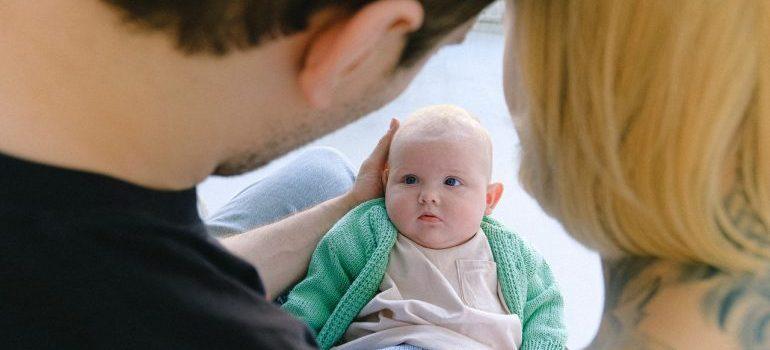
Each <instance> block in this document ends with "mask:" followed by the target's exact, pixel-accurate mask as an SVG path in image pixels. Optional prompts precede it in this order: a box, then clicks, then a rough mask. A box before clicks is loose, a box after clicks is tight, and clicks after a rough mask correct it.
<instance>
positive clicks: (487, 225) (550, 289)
mask: <svg viewBox="0 0 770 350" xmlns="http://www.w3.org/2000/svg"><path fill="white" fill-rule="evenodd" d="M481 229H482V230H484V233H486V235H487V239H488V241H489V245H490V248H491V249H492V255H493V257H494V260H495V263H496V264H497V278H498V283H499V284H500V287H501V289H502V292H503V296H504V299H505V304H506V305H507V306H508V309H509V310H510V311H511V313H513V314H516V315H518V316H519V318H520V319H521V321H522V326H523V329H522V345H521V347H520V349H522V350H540V349H546V350H550V349H559V350H561V349H564V348H565V345H566V342H567V331H566V327H565V326H564V317H563V304H564V302H563V300H562V297H561V293H560V292H559V289H558V286H557V285H556V282H555V281H554V279H553V275H552V274H551V270H550V268H549V267H548V265H547V264H546V263H545V261H544V260H543V259H542V257H540V255H539V254H538V253H537V252H535V250H534V249H532V248H531V247H530V246H529V245H528V244H527V243H526V242H524V241H523V240H522V239H521V238H520V237H519V236H518V235H516V234H515V233H513V232H512V231H510V230H508V229H507V228H505V227H504V226H503V225H502V224H500V223H498V222H497V221H495V220H494V219H492V218H490V217H484V219H483V221H482V223H481ZM397 234H398V231H397V230H396V227H395V226H393V223H392V222H391V221H390V220H389V218H388V214H387V212H386V210H385V201H384V199H382V198H379V199H374V200H371V201H368V202H365V203H363V204H361V205H359V206H358V207H356V208H354V209H353V210H351V211H350V212H349V213H347V214H346V215H345V216H344V217H343V218H342V219H340V221H338V222H337V223H336V224H335V225H334V227H332V228H331V230H329V232H328V233H327V234H326V235H325V236H324V237H323V238H322V239H321V242H320V243H319V244H318V246H317V247H316V250H315V252H314V253H313V257H312V259H311V261H310V266H309V268H308V273H307V277H306V278H305V279H304V280H302V281H301V282H300V283H298V284H297V285H296V286H295V287H294V289H292V291H291V292H290V293H289V296H288V300H287V301H286V303H285V304H283V308H284V309H285V310H286V311H288V312H289V313H291V314H293V315H295V316H297V317H299V318H300V319H302V320H304V321H305V322H306V323H307V324H308V326H309V327H310V328H311V329H312V330H313V331H314V332H316V341H317V342H318V345H319V347H320V348H321V349H324V350H325V349H329V348H331V347H332V346H333V345H334V344H335V343H336V342H338V341H339V340H340V339H341V338H342V336H343V334H344V333H345V330H347V328H348V326H350V324H351V323H352V322H353V321H354V320H355V317H356V316H357V315H358V313H359V312H360V311H361V309H363V308H364V306H365V305H366V304H367V303H368V302H369V301H371V300H372V298H374V296H375V295H376V293H377V292H378V290H379V286H380V283H381V282H382V278H383V277H384V276H385V272H386V270H387V267H388V257H389V255H390V251H391V249H392V248H393V245H394V244H395V242H396V237H397Z"/></svg>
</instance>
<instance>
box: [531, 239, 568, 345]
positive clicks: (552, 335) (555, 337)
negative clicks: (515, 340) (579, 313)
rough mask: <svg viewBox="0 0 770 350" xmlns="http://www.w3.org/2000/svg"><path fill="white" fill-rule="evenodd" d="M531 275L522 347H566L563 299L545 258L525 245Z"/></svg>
mask: <svg viewBox="0 0 770 350" xmlns="http://www.w3.org/2000/svg"><path fill="white" fill-rule="evenodd" d="M526 250H528V251H526V252H524V254H523V255H524V256H527V257H528V264H527V265H529V266H530V269H529V271H528V272H529V278H528V286H527V301H526V303H525V305H524V310H523V314H522V321H523V332H522V333H523V334H522V340H523V341H522V344H521V347H520V349H521V350H533V349H538V350H539V349H549V350H550V349H554V350H555V349H559V350H561V349H565V348H566V345H567V328H566V326H565V324H564V300H563V299H562V296H561V292H560V291H559V287H558V285H557V284H556V280H555V279H554V277H553V274H552V273H551V269H550V268H549V267H548V264H547V263H546V262H545V260H544V259H543V258H542V257H541V256H540V255H539V254H538V253H537V252H536V251H534V250H533V249H531V248H529V249H526Z"/></svg>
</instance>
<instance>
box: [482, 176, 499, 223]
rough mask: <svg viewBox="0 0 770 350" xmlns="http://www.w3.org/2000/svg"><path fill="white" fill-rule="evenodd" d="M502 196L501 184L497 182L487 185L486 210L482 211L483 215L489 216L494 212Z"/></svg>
mask: <svg viewBox="0 0 770 350" xmlns="http://www.w3.org/2000/svg"><path fill="white" fill-rule="evenodd" d="M502 196H503V184H502V183H499V182H495V183H491V184H489V185H487V208H486V209H485V210H484V215H491V214H492V211H493V210H495V206H497V203H498V202H499V201H500V198H501V197H502Z"/></svg>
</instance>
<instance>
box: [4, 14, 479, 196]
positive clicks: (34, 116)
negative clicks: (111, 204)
mask: <svg viewBox="0 0 770 350" xmlns="http://www.w3.org/2000/svg"><path fill="white" fill-rule="evenodd" d="M488 2H491V0H490V1H462V0H454V1H443V0H442V1H438V0H435V1H434V0H424V1H417V0H379V1H353V2H347V1H339V2H337V1H320V0H319V1H304V0H303V1H299V0H297V1H295V0H276V1H226V0H221V1H213V0H209V1H162V0H158V1H117V0H113V1H92V0H73V1H66V2H64V1H55V0H40V1H35V2H32V3H30V2H28V1H21V0H9V1H6V2H4V3H3V6H2V7H0V15H2V16H3V18H7V19H8V21H5V22H3V29H2V30H0V76H3V79H2V80H0V97H1V98H2V99H3V100H4V101H11V102H9V103H8V104H6V105H0V123H2V125H3V126H4V127H3V128H2V130H0V150H2V151H5V152H6V153H9V154H15V155H18V156H23V157H26V158H28V159H34V160H37V161H40V162H45V163H49V164H57V165H60V166H66V167H71V168H77V169H84V170H89V171H94V172H98V173H102V174H107V175H112V176H115V177H118V178H121V179H124V180H128V181H130V182H134V183H138V184H142V185H146V186H149V187H156V188H165V189H179V188H188V187H190V186H192V185H194V184H195V183H197V182H199V181H201V180H203V179H204V178H205V177H206V176H208V175H209V174H211V173H218V174H238V173H242V172H244V171H247V170H250V169H253V168H254V167H256V166H259V165H261V164H264V163H266V162H268V161H270V160H271V159H274V158H276V157H277V156H280V155H282V154H284V153H286V152H288V151H290V150H292V149H294V148H296V147H298V146H300V145H301V144H303V143H306V142H309V141H311V140H313V139H315V138H317V137H319V136H322V135H324V134H326V133H328V132H330V131H333V130H335V129H337V128H339V127H341V126H343V125H345V124H347V123H349V122H351V121H353V120H355V119H357V118H359V117H361V116H362V115H364V114H366V113H368V112H370V111H372V110H374V109H376V108H379V107H380V106H382V105H384V104H385V103H387V102H388V101H390V100H392V99H393V98H395V97H396V96H397V95H398V94H399V93H400V92H401V91H403V89H404V88H405V87H406V86H407V84H408V83H409V82H410V81H411V79H412V78H413V77H414V76H415V75H416V73H417V71H418V70H419V69H420V67H421V66H422V65H423V64H424V63H425V61H426V60H427V58H428V57H429V56H430V55H431V54H432V53H434V52H435V51H436V50H438V48H440V47H441V46H443V45H448V44H451V43H455V42H460V41H462V39H463V37H464V36H465V33H466V32H467V31H468V30H469V28H470V27H471V25H472V23H473V19H474V18H475V16H476V15H477V14H478V13H479V12H480V11H481V10H482V9H483V8H484V7H485V5H486V4H487V3H488ZM180 47H181V49H180ZM36 136H39V137H36ZM30 137H32V138H35V139H38V140H41V141H40V142H37V143H29V142H27V139H29V138H30ZM41 143H43V144H41Z"/></svg>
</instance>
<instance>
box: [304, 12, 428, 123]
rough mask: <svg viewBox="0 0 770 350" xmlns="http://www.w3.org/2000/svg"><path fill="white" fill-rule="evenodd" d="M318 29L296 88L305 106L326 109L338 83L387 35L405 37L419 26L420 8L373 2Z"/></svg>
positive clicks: (312, 39)
mask: <svg viewBox="0 0 770 350" xmlns="http://www.w3.org/2000/svg"><path fill="white" fill-rule="evenodd" d="M335 20H336V21H338V22H337V23H333V24H331V25H329V26H327V27H325V28H322V29H320V30H319V32H318V33H316V34H315V35H314V36H313V37H312V38H311V39H310V41H309V42H308V47H307V51H306V53H305V57H304V59H303V62H302V68H301V70H300V73H299V86H300V89H301V91H302V94H303V95H304V97H305V100H307V102H308V104H309V105H310V106H312V107H315V108H317V109H324V108H327V107H328V106H329V105H330V104H331V102H332V99H333V96H334V90H335V88H336V87H337V84H338V83H339V81H340V80H341V79H340V78H341V77H343V76H344V75H345V74H346V73H348V72H350V71H352V70H353V69H354V68H355V67H356V66H357V65H358V64H359V63H360V62H361V61H363V60H365V59H366V58H367V57H369V56H370V55H375V54H377V52H378V49H379V46H378V44H380V43H381V41H382V39H383V38H385V37H386V36H387V35H390V34H394V33H395V34H399V35H402V36H403V37H404V40H406V36H407V34H408V33H411V32H413V31H415V30H417V29H418V28H420V27H421V26H422V21H423V9H422V5H420V3H419V2H418V1H416V0H378V1H374V2H372V3H370V4H368V5H366V6H364V7H362V8H361V9H360V10H358V11H356V12H355V13H353V14H351V15H350V16H347V17H346V18H344V19H335Z"/></svg>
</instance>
